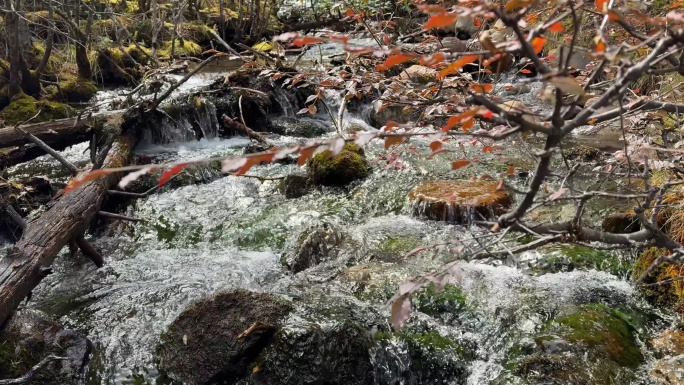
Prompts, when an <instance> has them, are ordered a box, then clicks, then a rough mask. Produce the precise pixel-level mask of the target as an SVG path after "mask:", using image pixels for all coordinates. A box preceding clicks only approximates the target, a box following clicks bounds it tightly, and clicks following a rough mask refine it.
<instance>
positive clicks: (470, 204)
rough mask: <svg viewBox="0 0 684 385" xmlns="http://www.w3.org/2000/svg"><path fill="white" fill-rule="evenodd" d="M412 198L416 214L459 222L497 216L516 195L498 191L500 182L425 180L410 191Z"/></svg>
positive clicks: (509, 204) (507, 206) (409, 196)
mask: <svg viewBox="0 0 684 385" xmlns="http://www.w3.org/2000/svg"><path fill="white" fill-rule="evenodd" d="M408 200H409V202H410V203H411V205H412V211H413V214H414V215H415V216H419V217H427V218H429V219H434V220H441V221H446V222H449V223H459V224H467V223H470V222H472V220H474V219H475V220H477V219H480V217H482V218H485V219H494V218H496V217H497V216H499V215H501V214H503V213H505V212H506V210H507V209H508V208H509V207H510V206H511V204H512V203H513V197H512V195H511V194H510V193H509V192H507V191H501V190H497V183H496V182H488V181H472V180H436V181H430V182H424V183H421V184H419V185H418V186H416V187H415V188H413V189H412V190H411V191H410V192H409V194H408Z"/></svg>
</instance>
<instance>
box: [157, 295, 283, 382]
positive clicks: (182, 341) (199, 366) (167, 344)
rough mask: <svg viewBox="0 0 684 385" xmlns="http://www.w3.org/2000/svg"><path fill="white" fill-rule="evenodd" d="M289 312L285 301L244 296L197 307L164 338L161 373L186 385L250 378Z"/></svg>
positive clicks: (218, 298) (225, 297) (224, 297)
mask: <svg viewBox="0 0 684 385" xmlns="http://www.w3.org/2000/svg"><path fill="white" fill-rule="evenodd" d="M289 311H290V305H289V304H288V302H287V301H284V300H282V299H280V298H278V297H276V296H273V295H269V294H261V293H254V292H250V291H246V290H236V291H230V292H225V293H221V294H218V295H216V296H215V297H213V298H210V299H206V300H203V301H200V302H198V303H196V304H194V305H192V306H190V307H189V308H187V309H186V310H185V311H184V312H183V313H182V314H181V315H180V316H178V318H176V320H175V321H174V322H173V323H172V324H171V326H170V327H169V330H168V332H166V333H165V334H163V335H162V337H161V343H160V346H159V355H160V368H161V369H162V370H163V371H164V372H165V373H166V374H167V375H168V376H169V377H171V378H172V379H174V380H177V381H182V382H183V383H185V384H188V385H200V384H224V383H227V384H233V383H235V382H237V381H238V380H239V379H241V378H243V377H245V376H246V375H247V374H248V372H249V370H250V369H251V365H252V363H253V362H254V361H255V360H256V358H257V357H258V355H259V354H260V353H261V351H262V350H263V349H264V348H265V347H266V346H268V345H269V344H270V343H271V341H272V338H273V335H274V333H275V332H276V331H277V330H278V328H279V324H280V322H281V319H282V318H283V317H284V316H285V315H287V314H288V313H289ZM250 329H251V330H250Z"/></svg>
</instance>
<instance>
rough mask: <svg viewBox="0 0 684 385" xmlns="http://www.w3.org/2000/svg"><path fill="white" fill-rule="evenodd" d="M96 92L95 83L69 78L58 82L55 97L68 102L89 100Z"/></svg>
mask: <svg viewBox="0 0 684 385" xmlns="http://www.w3.org/2000/svg"><path fill="white" fill-rule="evenodd" d="M96 93H97V86H96V85H95V83H93V82H92V81H89V80H84V79H75V80H69V81H66V82H64V83H60V85H59V90H58V93H57V98H59V100H61V101H64V102H69V103H80V102H87V101H89V100H90V99H91V98H92V97H93V96H94V95H95V94H96Z"/></svg>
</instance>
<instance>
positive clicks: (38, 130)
mask: <svg viewBox="0 0 684 385" xmlns="http://www.w3.org/2000/svg"><path fill="white" fill-rule="evenodd" d="M121 115H123V110H119V111H107V112H104V113H100V114H96V115H93V116H92V117H90V118H88V119H80V120H79V119H78V118H67V119H59V120H53V121H50V122H42V123H35V124H25V125H22V126H19V127H20V128H21V129H22V130H24V131H26V132H28V133H30V134H32V135H33V136H35V137H37V138H38V139H40V140H41V141H43V142H44V143H45V144H47V145H48V146H50V148H52V149H53V150H56V151H61V150H64V149H65V148H67V147H69V146H73V145H74V144H78V143H83V142H86V141H88V140H89V139H90V137H91V136H92V135H93V131H94V130H95V129H94V127H98V126H99V125H101V124H102V123H103V122H104V121H105V120H107V119H112V118H114V117H117V116H121ZM45 154H46V152H45V151H44V150H43V149H41V148H40V147H38V146H36V145H35V144H34V143H32V142H31V140H30V138H29V137H27V136H26V135H24V134H23V133H22V132H21V131H18V130H16V129H15V128H14V127H3V128H0V169H2V168H7V167H10V166H14V165H15V164H19V163H24V162H28V161H31V160H33V159H36V158H38V157H39V156H43V155H45Z"/></svg>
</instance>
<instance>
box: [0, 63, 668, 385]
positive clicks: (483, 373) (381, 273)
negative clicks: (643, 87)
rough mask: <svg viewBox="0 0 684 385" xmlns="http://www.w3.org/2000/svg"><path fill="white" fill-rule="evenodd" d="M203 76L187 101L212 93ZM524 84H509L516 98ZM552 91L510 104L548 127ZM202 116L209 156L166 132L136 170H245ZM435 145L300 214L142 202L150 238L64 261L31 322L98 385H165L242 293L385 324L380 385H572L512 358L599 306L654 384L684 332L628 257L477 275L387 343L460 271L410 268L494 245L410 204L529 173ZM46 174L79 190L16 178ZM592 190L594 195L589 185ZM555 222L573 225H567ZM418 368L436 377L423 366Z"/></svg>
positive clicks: (569, 258)
mask: <svg viewBox="0 0 684 385" xmlns="http://www.w3.org/2000/svg"><path fill="white" fill-rule="evenodd" d="M318 54H319V52H312V53H311V57H310V58H308V59H310V60H315V56H316V55H318ZM305 59H307V58H306V57H305ZM202 76H203V77H201V78H197V79H194V80H193V82H191V83H190V84H188V85H187V86H186V87H185V88H183V90H185V91H187V90H188V89H189V88H188V87H201V86H203V85H205V84H207V83H208V82H210V81H211V80H213V79H214V77H213V76H211V75H209V76H207V75H202ZM515 81H516V79H515V78H513V77H510V78H507V79H504V81H503V82H502V84H503V83H512V82H515ZM539 87H540V84H531V87H530V92H525V93H524V94H522V95H511V96H509V97H508V98H510V99H517V100H522V101H524V102H525V103H526V104H528V105H532V108H533V110H535V109H536V111H535V112H539V111H547V110H548V108H549V106H548V105H545V104H544V102H543V101H540V100H537V99H538V98H536V96H535V92H536V91H538V89H539ZM113 97H114V93H112V92H109V93H108V94H107V93H102V94H100V95H98V96H97V98H98V99H97V100H98V102H104V101H106V100H112V99H113ZM326 98H327V100H328V102H329V104H330V105H331V108H332V109H333V110H334V111H337V108H336V107H337V106H339V103H340V100H339V96H337V95H333V94H327V95H326ZM279 101H280V102H281V104H288V103H289V104H291V102H287V101H284V100H279ZM368 108H370V107H367V108H365V109H361V111H360V112H357V113H354V114H350V113H347V114H346V115H345V117H344V121H345V127H346V128H350V127H354V129H355V130H362V131H368V130H374V128H372V127H371V126H370V125H369V124H368V117H367V115H368ZM283 110H284V111H285V115H286V116H287V115H289V116H290V117H294V111H296V110H297V109H293V108H292V107H286V106H283ZM203 111H204V112H203V113H202V114H203V115H202V116H203V117H202V119H201V120H200V121H201V127H202V132H203V138H202V139H201V140H199V141H197V140H194V136H193V135H194V133H193V132H192V124H191V123H190V122H187V121H182V120H181V121H177V122H167V123H166V124H165V127H164V129H163V131H164V132H167V133H168V135H167V136H165V137H164V138H161V139H160V138H153V137H147V138H145V139H144V140H143V142H142V143H141V144H140V145H139V146H138V148H137V149H136V155H137V156H138V157H146V158H150V159H152V161H153V162H162V161H163V162H171V161H185V160H194V159H202V158H206V157H214V156H227V155H231V154H241V153H242V151H243V149H244V147H245V146H246V145H247V144H249V140H247V139H245V138H241V137H234V138H227V139H219V138H218V136H219V135H218V121H217V119H216V112H215V109H213V108H211V106H209V107H207V108H205V109H204V110H203ZM306 119H315V120H318V121H321V122H324V123H325V124H327V125H328V126H329V127H330V129H329V132H328V133H326V134H323V135H322V136H320V137H321V138H332V137H334V136H335V135H336V134H335V130H334V128H332V124H331V122H330V120H329V117H327V114H326V113H325V112H319V113H318V114H317V115H316V116H314V117H310V118H306ZM268 138H269V140H270V141H272V142H273V143H274V144H275V145H277V146H287V145H291V144H294V143H297V142H299V141H300V140H301V138H296V137H290V136H278V135H270V136H269V137H268ZM429 143H430V141H429V140H428V139H423V138H418V139H416V140H415V141H414V142H413V144H412V145H413V146H415V149H416V152H417V153H418V154H416V153H414V152H412V151H405V152H403V153H401V154H398V157H397V159H396V160H393V159H388V156H387V152H386V151H385V150H384V148H383V145H382V143H381V142H377V143H376V142H375V141H374V142H371V143H370V144H369V145H367V146H366V148H365V151H366V157H367V159H368V160H369V161H370V163H371V166H372V172H371V174H370V175H369V176H368V177H367V178H366V179H365V180H363V181H362V182H360V183H357V184H355V185H353V186H352V187H350V188H348V189H336V188H323V189H320V190H315V191H313V192H310V193H309V194H307V195H305V196H303V197H301V198H296V199H286V198H285V197H284V196H283V195H282V194H281V193H280V192H279V183H280V181H279V180H260V179H258V178H248V177H236V176H223V177H221V176H220V175H218V176H217V175H215V174H212V173H211V172H209V173H208V176H207V177H206V178H203V179H202V181H201V182H202V183H198V184H192V185H185V186H181V187H177V188H163V189H161V190H160V191H159V192H158V193H155V194H153V195H150V196H149V197H147V198H141V199H137V200H134V201H131V202H130V203H129V204H127V206H126V207H125V208H124V210H122V213H124V214H126V215H130V216H133V217H137V218H142V219H145V222H139V223H128V222H114V223H110V224H108V225H107V227H106V228H105V229H104V230H103V231H102V232H101V234H98V235H97V236H96V237H93V239H92V243H93V245H94V246H95V247H96V248H97V249H98V250H100V251H101V253H102V254H103V255H104V256H105V259H106V262H107V264H106V266H105V267H103V268H101V269H96V268H95V266H94V265H93V264H92V263H91V262H90V261H89V260H88V259H87V258H85V257H83V256H81V255H80V254H78V256H77V257H76V258H70V257H69V252H68V250H63V251H62V253H61V254H60V255H59V256H58V257H57V258H56V260H55V263H54V266H53V267H54V274H52V275H50V276H48V277H47V278H46V279H45V280H43V282H42V283H41V284H40V285H39V286H38V288H37V289H36V290H35V291H34V293H33V296H32V300H31V301H30V303H29V304H28V306H29V307H31V308H36V309H40V310H42V311H45V312H47V313H48V314H50V315H51V316H53V317H55V319H57V320H59V321H60V322H61V323H63V324H64V325H65V326H66V327H69V328H72V329H74V330H77V331H79V332H81V333H83V334H84V335H85V336H87V338H88V339H90V340H91V341H92V342H93V344H94V353H93V356H92V357H91V361H90V366H89V368H88V370H87V376H86V378H84V379H83V382H84V383H87V384H141V383H160V382H155V381H156V379H157V378H159V376H160V374H159V373H158V370H157V365H156V363H157V357H156V351H155V349H156V346H157V344H158V342H159V337H160V335H161V334H162V333H164V332H165V330H166V329H167V328H168V327H169V325H170V324H171V323H172V322H173V321H174V319H176V317H177V316H178V315H179V314H180V313H181V312H182V311H183V310H184V309H185V308H186V307H187V306H188V305H189V304H192V303H194V302H196V301H199V300H201V299H204V298H207V297H208V296H210V295H212V294H215V293H219V292H222V291H226V290H230V289H235V288H244V289H249V290H253V291H257V292H267V293H274V294H279V295H284V296H288V297H301V296H305V295H308V294H310V293H317V294H316V295H319V296H322V298H327V299H328V300H330V301H332V302H340V303H351V304H353V306H354V307H356V308H358V309H362V310H360V311H359V312H360V313H364V312H368V313H369V314H375V315H376V316H377V317H376V318H373V319H365V320H361V321H359V322H361V323H362V324H367V325H368V327H369V328H370V329H372V330H374V331H373V333H374V335H375V336H376V339H377V340H378V341H380V342H379V343H378V344H376V345H374V347H373V349H372V352H371V357H372V362H373V365H374V367H375V370H376V373H375V374H374V376H375V381H376V383H377V384H397V385H398V384H405V385H409V384H429V383H440V384H468V385H480V384H483V385H484V384H492V385H496V384H526V383H540V384H541V383H562V382H543V381H540V382H534V381H531V382H530V381H529V379H528V380H524V379H523V377H524V376H523V375H521V374H520V372H516V371H514V370H511V365H510V361H511V357H512V356H513V355H514V354H517V353H515V352H520V351H529V350H530V349H533V347H532V346H533V345H534V341H535V339H536V338H538V337H539V335H540V333H545V332H547V329H546V326H545V325H547V324H548V322H549V320H550V319H554V317H557V316H559V315H565V314H570V313H572V312H573V311H578V309H580V310H581V309H586V306H604V307H608V308H610V309H620V311H621V312H622V313H624V314H628V315H630V317H631V318H630V319H631V320H639V322H637V321H634V325H635V328H636V329H638V330H639V335H640V336H644V338H640V339H639V340H638V342H637V343H638V347H639V351H640V352H641V354H643V356H644V360H643V362H641V363H640V364H639V365H638V367H635V368H634V371H633V372H634V373H636V376H635V377H634V378H632V380H631V382H632V383H639V384H641V383H649V382H648V376H647V372H648V370H649V367H650V366H649V365H651V364H652V362H653V359H654V357H653V354H652V353H651V352H649V349H648V348H647V347H646V345H645V343H644V342H645V336H648V335H650V334H651V333H653V332H655V331H657V330H660V329H663V328H665V327H667V325H668V324H669V323H670V322H671V321H672V316H671V315H670V314H664V313H662V312H661V311H660V310H656V309H654V308H652V307H651V306H650V305H648V304H647V303H646V302H645V301H644V300H643V298H642V297H641V296H640V294H639V293H637V292H636V291H635V290H634V288H633V286H632V285H631V284H630V283H629V282H628V279H629V278H628V276H629V266H630V262H631V261H633V258H634V255H632V254H631V253H630V252H605V253H601V256H600V258H599V259H601V263H593V262H595V261H591V263H589V262H587V263H585V264H582V263H579V262H577V261H578V258H577V255H578V254H580V255H585V254H587V255H588V252H587V251H586V250H579V251H578V249H576V248H574V247H572V246H567V247H566V246H551V247H546V248H543V249H540V250H537V251H534V252H526V253H524V254H523V255H521V256H519V257H518V258H517V259H513V258H509V259H508V260H505V261H494V262H488V263H476V262H463V263H460V264H458V265H457V267H458V273H457V274H454V278H453V279H452V280H451V281H450V283H451V285H448V287H450V288H451V289H450V290H457V292H458V295H457V297H458V298H460V301H459V303H458V304H454V303H452V302H453V301H451V300H450V299H444V298H443V297H439V294H437V295H435V296H434V297H433V298H435V299H430V298H431V297H430V296H428V295H426V296H424V297H421V298H422V299H420V300H417V301H416V305H417V308H416V311H415V314H414V315H413V316H412V317H411V319H410V320H409V322H408V323H407V325H406V330H405V331H404V332H403V334H401V335H394V336H387V335H386V334H387V333H384V334H383V333H382V332H380V331H377V330H389V329H390V327H389V317H388V315H389V310H388V309H387V307H386V306H385V303H386V301H387V299H389V297H390V296H391V295H392V294H394V292H396V290H397V288H398V285H399V284H400V283H401V282H403V281H404V280H405V279H408V278H411V277H413V276H416V275H418V274H421V273H428V272H431V271H434V270H435V269H438V268H439V267H440V266H442V265H443V264H444V263H445V262H446V261H449V260H450V258H451V257H452V255H451V254H450V253H449V252H448V250H446V251H444V250H443V251H438V252H434V253H423V254H418V255H416V256H413V257H411V258H409V259H407V260H403V259H402V256H403V255H405V254H406V253H407V252H409V251H410V250H412V249H413V248H415V247H417V246H420V245H430V244H434V243H438V242H444V241H448V240H451V239H455V238H464V237H469V236H473V237H476V236H481V235H483V234H485V233H486V231H484V230H482V229H477V228H467V227H464V226H459V225H452V224H447V223H445V222H440V221H431V220H427V219H422V218H418V217H415V216H413V215H412V211H413V209H412V207H411V205H410V204H409V203H408V202H407V200H406V195H407V193H408V191H409V190H410V189H411V188H412V187H413V186H415V185H416V184H417V183H419V182H420V181H423V180H428V179H432V178H468V177H470V176H471V175H481V174H484V173H492V174H493V175H494V174H495V173H497V172H499V173H500V172H501V171H502V170H505V169H506V168H507V167H508V165H515V167H516V168H520V169H524V168H525V167H527V168H528V169H529V167H531V159H529V157H528V156H527V155H526V147H524V146H523V145H522V144H521V143H515V142H513V143H511V144H510V146H507V148H506V150H505V151H504V152H502V153H497V154H491V155H485V156H483V155H482V153H481V147H479V146H465V147H464V148H461V147H460V146H459V145H458V144H457V143H455V142H450V143H447V144H445V147H446V148H447V149H450V150H453V151H454V152H458V153H461V152H462V151H465V152H466V153H468V154H476V155H478V156H480V157H482V158H483V159H482V161H481V162H479V163H477V164H474V165H473V166H472V167H469V168H467V169H462V170H452V169H451V161H453V158H452V156H450V155H449V154H448V153H447V154H442V155H439V156H435V157H433V158H431V159H428V158H427V157H426V156H425V155H426V154H428V153H429V148H428V146H429ZM421 154H422V155H421ZM63 155H65V157H66V158H67V159H69V160H70V161H72V162H74V163H76V164H79V165H83V164H85V163H86V162H87V160H88V155H87V144H81V145H77V146H74V147H72V148H70V149H67V150H65V151H64V152H63ZM390 158H391V157H390ZM298 169H299V167H297V166H296V165H293V164H268V165H260V166H255V167H253V168H252V169H251V170H250V171H249V174H250V175H254V176H260V177H269V178H272V177H281V176H285V175H288V174H290V173H293V172H297V171H298ZM36 173H38V174H44V175H47V176H49V177H50V178H51V179H52V180H56V181H64V182H65V181H66V180H67V178H68V175H67V174H66V173H64V172H63V171H61V170H60V168H59V165H58V164H57V163H56V162H55V161H54V160H52V159H51V158H49V157H42V158H39V159H36V160H35V161H33V162H30V163H27V164H23V165H19V166H15V167H14V168H13V169H12V170H10V174H11V175H12V176H13V177H17V178H19V177H21V176H26V175H35V174H36ZM528 177H529V176H527V175H526V174H521V175H520V176H518V177H517V180H516V182H515V183H517V184H519V185H520V186H523V185H524V183H525V182H526V181H527V178H528ZM586 183H587V184H590V183H592V180H591V179H590V178H588V179H587V181H586ZM593 210H594V211H593V212H592V213H590V217H591V218H595V219H597V220H598V219H600V218H601V216H602V215H604V214H605V213H606V212H607V211H609V210H608V209H606V206H601V205H600V204H599V205H597V206H596V207H594V208H593ZM549 215H561V216H562V215H564V211H563V210H562V209H561V210H559V211H558V212H553V213H550V214H549ZM320 228H325V229H327V230H328V231H332V232H335V233H336V234H339V236H340V237H341V238H342V239H344V240H345V241H344V243H343V245H344V246H343V247H341V248H340V249H339V250H337V253H338V255H337V258H334V259H331V260H328V261H325V262H323V263H321V264H320V265H317V266H315V267H313V268H310V269H307V270H304V271H302V272H299V273H296V274H293V273H292V272H290V271H289V270H287V269H286V268H285V267H284V266H283V263H282V262H281V259H282V258H283V257H284V256H287V255H289V254H291V253H293V252H295V250H296V248H297V245H298V242H299V240H300V238H301V237H302V234H306V233H307V232H310V231H312V229H320ZM7 247H9V244H4V245H3V246H0V248H3V250H4V249H5V248H7ZM580 259H581V260H582V261H585V262H586V261H588V260H589V258H584V259H582V258H580ZM454 288H455V289H454ZM439 298H442V299H439ZM421 301H422V302H421ZM430 309H433V310H434V309H440V310H439V311H431V310H430ZM445 309H446V310H445ZM447 310H448V311H447ZM300 316H302V317H305V314H301V315H300ZM407 336H421V337H420V338H421V339H420V341H423V342H425V340H426V339H428V340H429V341H427V342H425V343H424V344H423V345H420V344H418V345H420V346H419V350H420V349H422V350H420V354H418V353H416V346H415V341H416V339H410V338H409V337H407ZM442 341H452V342H453V341H455V343H452V342H449V343H441V342H442ZM418 356H419V357H422V358H421V360H423V361H425V362H427V364H424V363H423V364H421V365H420V366H419V365H418V364H417V362H418V361H416V360H417V358H416V357H418ZM585 359H587V362H585V363H584V364H586V365H587V366H591V365H601V362H600V361H598V362H597V361H592V359H591V357H589V358H587V357H585ZM421 362H422V361H421ZM436 379H439V380H436ZM567 383H571V382H567ZM572 383H576V382H572ZM577 383H579V382H577Z"/></svg>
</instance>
